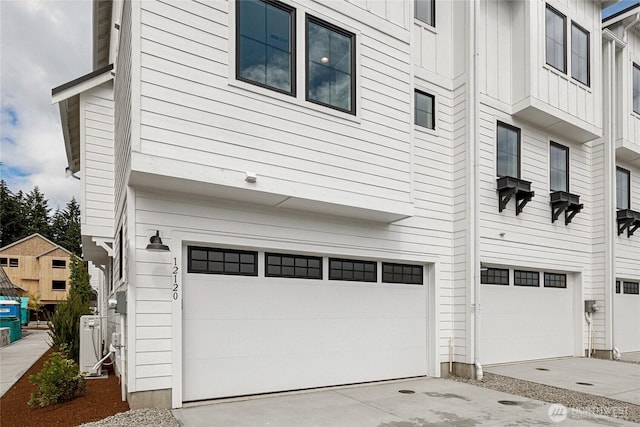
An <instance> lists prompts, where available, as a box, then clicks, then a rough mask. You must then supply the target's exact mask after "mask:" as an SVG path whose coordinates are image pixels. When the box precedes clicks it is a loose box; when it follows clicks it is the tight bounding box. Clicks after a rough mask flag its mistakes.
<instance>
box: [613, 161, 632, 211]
mask: <svg viewBox="0 0 640 427" xmlns="http://www.w3.org/2000/svg"><path fill="white" fill-rule="evenodd" d="M618 171H620V172H623V173H624V174H626V175H627V209H631V171H630V170H628V169H625V168H622V167H620V166H616V175H617V173H618ZM616 181H617V177H616ZM617 192H618V189H617V188H616V193H617ZM617 203H618V201H617V194H616V209H618V206H617Z"/></svg>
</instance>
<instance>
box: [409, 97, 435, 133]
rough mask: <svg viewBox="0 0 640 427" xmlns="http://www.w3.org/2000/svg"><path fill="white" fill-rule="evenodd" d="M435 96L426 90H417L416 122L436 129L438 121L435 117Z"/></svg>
mask: <svg viewBox="0 0 640 427" xmlns="http://www.w3.org/2000/svg"><path fill="white" fill-rule="evenodd" d="M434 103H435V98H434V96H433V95H429V94H428V93H425V92H420V91H419V90H416V92H415V111H414V116H415V123H416V124H417V125H418V126H422V127H425V128H429V129H435V127H436V122H435V117H434V110H433V107H434Z"/></svg>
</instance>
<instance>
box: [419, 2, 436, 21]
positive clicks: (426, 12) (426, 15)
mask: <svg viewBox="0 0 640 427" xmlns="http://www.w3.org/2000/svg"><path fill="white" fill-rule="evenodd" d="M434 1H435V0H415V2H414V7H415V17H416V19H419V20H420V21H422V22H424V23H425V24H429V25H432V26H435V19H434V12H435V10H434V9H435V3H434Z"/></svg>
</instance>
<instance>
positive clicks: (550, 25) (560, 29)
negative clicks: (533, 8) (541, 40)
mask: <svg viewBox="0 0 640 427" xmlns="http://www.w3.org/2000/svg"><path fill="white" fill-rule="evenodd" d="M566 33H567V18H566V17H565V16H564V15H563V14H561V13H560V12H558V11H557V10H555V9H554V8H552V7H551V6H549V5H547V8H546V11H545V45H546V54H547V64H549V65H551V66H552V67H553V68H556V69H558V70H560V71H562V72H563V73H566V72H567V39H566Z"/></svg>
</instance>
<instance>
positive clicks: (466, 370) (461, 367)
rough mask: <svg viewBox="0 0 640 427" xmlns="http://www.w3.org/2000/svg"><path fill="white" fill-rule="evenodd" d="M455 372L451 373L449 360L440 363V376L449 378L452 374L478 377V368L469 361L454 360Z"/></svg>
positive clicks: (462, 376)
mask: <svg viewBox="0 0 640 427" xmlns="http://www.w3.org/2000/svg"><path fill="white" fill-rule="evenodd" d="M452 368H453V372H451V374H450V373H449V362H443V363H441V364H440V376H441V377H442V378H449V377H451V376H455V377H461V378H470V379H476V368H475V366H474V365H471V364H469V363H460V362H453V367H452Z"/></svg>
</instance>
